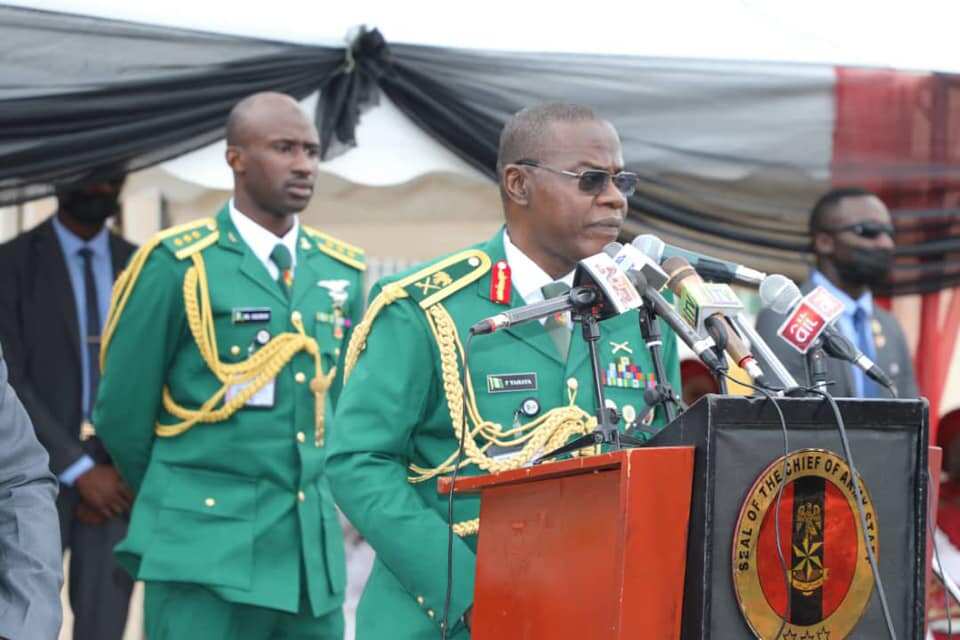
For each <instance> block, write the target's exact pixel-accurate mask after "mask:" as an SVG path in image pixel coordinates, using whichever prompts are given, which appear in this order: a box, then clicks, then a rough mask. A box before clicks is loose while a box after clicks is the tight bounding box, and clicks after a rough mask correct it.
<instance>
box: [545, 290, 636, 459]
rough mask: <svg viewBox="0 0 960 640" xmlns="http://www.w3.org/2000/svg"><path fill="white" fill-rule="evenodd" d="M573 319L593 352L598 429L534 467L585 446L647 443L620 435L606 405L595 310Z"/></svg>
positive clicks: (587, 311)
mask: <svg viewBox="0 0 960 640" xmlns="http://www.w3.org/2000/svg"><path fill="white" fill-rule="evenodd" d="M574 320H579V321H580V326H581V328H582V330H583V339H584V340H585V341H586V343H587V350H588V351H589V353H590V368H591V369H592V371H593V391H594V394H595V397H596V399H597V409H596V414H597V428H596V429H594V430H593V431H592V432H591V433H588V434H585V435H582V436H580V437H579V438H577V439H576V440H573V441H571V442H568V443H567V444H565V445H563V446H562V447H558V448H556V449H554V450H553V451H550V452H549V453H545V454H544V455H542V456H540V457H539V458H537V460H536V462H534V464H540V463H541V462H543V461H544V460H547V459H548V458H553V457H556V456H561V455H564V454H566V453H571V452H573V451H577V450H579V449H583V448H584V447H591V446H596V445H604V444H606V445H610V446H612V447H613V448H614V449H622V448H623V447H625V446H628V447H639V446H641V445H644V444H646V442H645V441H644V440H640V439H639V438H633V437H631V436H628V435H626V434H623V433H620V431H619V430H618V429H617V422H619V420H618V421H617V422H614V421H613V420H612V419H611V418H612V416H611V413H612V411H611V409H608V408H607V403H606V400H605V398H604V395H603V383H602V382H601V381H600V356H599V355H598V352H597V342H598V341H599V340H600V322H599V321H598V320H597V317H596V315H595V314H594V311H593V309H589V308H588V309H583V310H578V311H576V312H575V315H574Z"/></svg>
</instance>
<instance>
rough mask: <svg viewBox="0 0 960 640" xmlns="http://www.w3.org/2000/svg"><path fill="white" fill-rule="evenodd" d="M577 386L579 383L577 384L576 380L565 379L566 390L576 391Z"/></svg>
mask: <svg viewBox="0 0 960 640" xmlns="http://www.w3.org/2000/svg"><path fill="white" fill-rule="evenodd" d="M579 385H580V383H579V382H577V379H576V378H567V388H568V389H570V390H571V391H576V390H577V387H578V386H579Z"/></svg>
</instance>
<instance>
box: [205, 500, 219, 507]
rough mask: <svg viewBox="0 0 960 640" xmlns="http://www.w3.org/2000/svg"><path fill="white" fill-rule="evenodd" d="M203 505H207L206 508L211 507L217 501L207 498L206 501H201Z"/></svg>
mask: <svg viewBox="0 0 960 640" xmlns="http://www.w3.org/2000/svg"><path fill="white" fill-rule="evenodd" d="M203 504H205V505H207V506H208V507H212V506H214V505H215V504H217V501H216V500H214V499H213V498H207V499H206V500H204V501H203Z"/></svg>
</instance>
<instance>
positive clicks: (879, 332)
mask: <svg viewBox="0 0 960 640" xmlns="http://www.w3.org/2000/svg"><path fill="white" fill-rule="evenodd" d="M870 328H871V329H872V330H873V342H874V344H876V345H877V347H879V348H880V349H882V348H883V347H885V346H886V344H887V336H885V335H883V325H882V324H880V321H879V320H877V319H876V318H874V319H873V320H872V321H871V322H870Z"/></svg>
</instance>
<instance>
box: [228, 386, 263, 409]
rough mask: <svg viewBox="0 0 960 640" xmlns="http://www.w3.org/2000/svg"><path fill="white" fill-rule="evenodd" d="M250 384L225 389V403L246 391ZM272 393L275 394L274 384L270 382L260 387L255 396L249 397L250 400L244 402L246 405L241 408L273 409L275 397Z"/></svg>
mask: <svg viewBox="0 0 960 640" xmlns="http://www.w3.org/2000/svg"><path fill="white" fill-rule="evenodd" d="M250 384H252V383H250V382H248V383H246V384H234V385H231V386H230V388H229V389H227V395H226V401H227V402H230V401H231V400H233V399H234V398H235V397H236V396H237V394H238V393H240V392H241V391H243V390H244V389H246V388H247V387H248V386H249V385H250ZM274 392H275V384H274V381H273V380H271V381H270V382H268V383H267V384H265V385H263V387H261V389H260V390H259V391H257V392H256V393H255V394H253V395H252V396H250V398H249V399H248V400H247V401H246V403H245V404H244V405H243V406H245V407H259V408H262V409H270V408H272V407H273V401H274V396H275V393H274Z"/></svg>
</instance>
